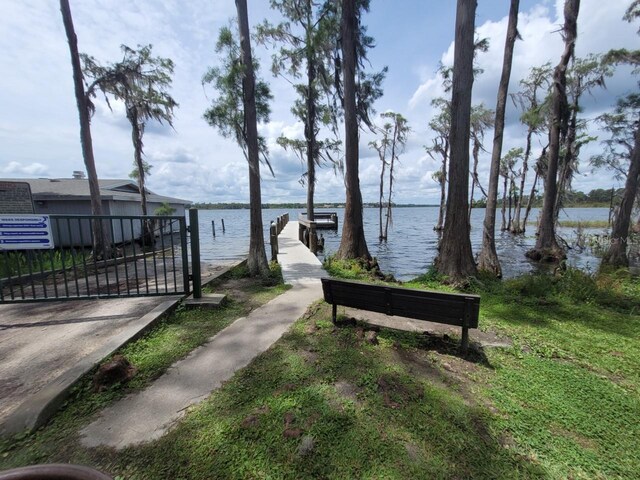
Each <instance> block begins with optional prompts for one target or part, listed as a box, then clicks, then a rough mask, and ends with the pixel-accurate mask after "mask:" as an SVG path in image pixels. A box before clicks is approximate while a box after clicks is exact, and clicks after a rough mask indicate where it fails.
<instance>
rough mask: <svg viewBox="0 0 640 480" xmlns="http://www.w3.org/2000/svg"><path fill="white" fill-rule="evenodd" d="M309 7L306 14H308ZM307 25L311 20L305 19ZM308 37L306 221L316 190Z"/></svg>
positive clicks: (310, 215) (311, 63) (313, 68)
mask: <svg viewBox="0 0 640 480" xmlns="http://www.w3.org/2000/svg"><path fill="white" fill-rule="evenodd" d="M310 11H311V8H310V7H309V9H308V12H309V13H310ZM307 21H308V24H310V23H311V19H307ZM309 37H310V36H309V35H307V124H306V125H305V128H304V137H305V139H306V141H307V220H309V221H313V220H315V214H314V206H313V197H314V193H315V188H316V148H317V146H316V99H315V96H314V94H315V85H314V83H315V81H316V66H315V62H314V59H313V56H314V52H313V45H312V43H311V39H310V38H309Z"/></svg>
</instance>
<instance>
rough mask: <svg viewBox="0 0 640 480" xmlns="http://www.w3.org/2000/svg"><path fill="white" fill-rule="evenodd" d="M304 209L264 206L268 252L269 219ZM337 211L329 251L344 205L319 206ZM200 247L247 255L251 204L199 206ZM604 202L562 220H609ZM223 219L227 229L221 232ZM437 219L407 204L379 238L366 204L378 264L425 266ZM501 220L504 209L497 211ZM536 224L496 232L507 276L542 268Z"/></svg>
mask: <svg viewBox="0 0 640 480" xmlns="http://www.w3.org/2000/svg"><path fill="white" fill-rule="evenodd" d="M302 211H304V210H300V209H289V210H286V209H282V210H281V209H264V210H263V211H262V218H263V221H264V226H265V243H266V245H267V256H269V255H270V252H269V246H268V244H269V223H270V222H271V221H272V220H275V219H276V217H277V216H278V215H282V214H283V213H286V212H289V218H290V219H291V220H297V218H298V213H300V212H302ZM317 211H335V212H337V214H338V218H339V222H340V224H339V228H338V231H337V232H336V231H331V230H321V231H319V233H322V234H323V235H324V238H325V254H331V253H334V252H335V251H336V250H337V249H338V247H339V246H340V233H341V231H342V221H343V214H344V209H326V210H324V209H318V210H317ZM198 213H199V224H200V249H201V255H202V261H203V262H215V263H217V262H228V261H231V260H237V259H242V258H244V257H246V255H247V252H248V249H249V210H200V211H199V212H198ZM537 216H538V210H537V209H533V210H532V212H531V215H530V219H533V220H535V219H536V218H537ZM608 216H609V210H608V209H606V208H568V209H566V210H564V211H563V212H562V213H561V220H566V219H569V220H605V221H606V220H607V219H608ZM222 219H224V223H225V227H226V228H225V233H222V222H221V220H222ZM437 220H438V208H436V207H407V208H397V209H395V210H394V211H393V225H392V226H390V227H389V239H388V240H387V241H386V242H380V241H378V209H376V208H365V209H364V223H365V235H366V238H367V245H368V247H369V252H370V253H371V255H372V256H374V257H377V258H378V262H379V264H380V268H381V269H382V270H383V271H384V272H385V273H391V274H393V275H394V276H395V277H396V278H397V279H399V280H409V279H411V278H414V277H417V276H418V275H421V274H423V273H425V272H426V271H427V269H428V268H429V266H430V265H431V264H432V263H433V260H434V258H435V256H436V254H437V245H438V235H437V233H436V232H434V230H433V226H434V225H435V224H436V222H437ZM483 220H484V209H474V210H473V212H472V214H471V245H472V248H473V251H474V254H475V253H477V252H478V251H479V250H480V248H481V246H482V222H483ZM212 221H214V222H215V226H216V237H213V235H212V227H211V222H212ZM497 222H498V226H500V212H498V220H497ZM576 230H577V229H575V228H560V229H559V230H558V233H559V234H560V235H561V236H562V237H563V238H564V239H565V240H566V241H567V242H568V243H569V244H570V245H573V244H574V243H575V242H576V239H577V236H578V234H577V233H578V232H577V231H576ZM535 232H536V227H535V225H528V226H527V233H526V235H524V236H513V235H511V234H509V233H500V232H496V248H497V251H498V256H499V257H500V262H501V264H502V270H503V274H504V276H505V277H506V278H508V277H514V276H517V275H521V274H523V273H528V272H532V271H535V270H536V268H539V267H538V266H537V265H536V264H534V263H532V262H530V261H528V260H527V258H526V257H525V255H524V254H525V252H526V251H527V250H528V249H530V248H531V247H533V245H534V244H535ZM603 232H604V230H602V229H584V232H583V233H585V234H601V233H603ZM568 262H569V264H570V265H572V266H575V267H578V268H582V269H589V270H595V269H596V268H597V266H598V264H599V260H598V258H596V257H595V256H594V255H593V254H592V253H591V252H590V251H588V250H584V251H581V249H579V248H577V249H575V248H574V249H572V250H569V252H568Z"/></svg>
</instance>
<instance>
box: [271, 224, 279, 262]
mask: <svg viewBox="0 0 640 480" xmlns="http://www.w3.org/2000/svg"><path fill="white" fill-rule="evenodd" d="M277 231H278V230H277V226H276V224H275V223H274V222H273V221H272V222H271V225H270V226H269V243H270V244H271V261H272V262H277V261H278V233H277Z"/></svg>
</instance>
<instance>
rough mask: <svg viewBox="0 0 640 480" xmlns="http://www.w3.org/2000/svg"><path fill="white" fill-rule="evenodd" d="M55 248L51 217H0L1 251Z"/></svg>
mask: <svg viewBox="0 0 640 480" xmlns="http://www.w3.org/2000/svg"><path fill="white" fill-rule="evenodd" d="M53 247H54V244H53V235H51V221H50V219H49V215H0V250H27V249H28V250H35V249H47V248H53Z"/></svg>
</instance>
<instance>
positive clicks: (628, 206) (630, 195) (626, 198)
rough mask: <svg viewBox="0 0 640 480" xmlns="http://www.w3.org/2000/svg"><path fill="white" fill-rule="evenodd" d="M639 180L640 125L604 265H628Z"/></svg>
mask: <svg viewBox="0 0 640 480" xmlns="http://www.w3.org/2000/svg"><path fill="white" fill-rule="evenodd" d="M638 182H640V126H638V127H637V128H636V131H635V133H634V145H633V150H632V152H631V162H630V163H629V173H628V174H627V180H626V182H625V185H624V193H623V194H622V201H621V202H620V209H619V210H618V215H617V216H616V219H615V221H614V222H613V230H612V231H611V246H610V247H609V250H608V251H607V253H606V254H605V255H604V257H603V258H602V265H609V266H612V267H628V266H629V259H628V257H627V239H628V237H629V227H630V226H631V212H632V210H633V202H634V201H635V199H636V195H637V193H638Z"/></svg>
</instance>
